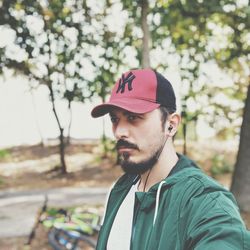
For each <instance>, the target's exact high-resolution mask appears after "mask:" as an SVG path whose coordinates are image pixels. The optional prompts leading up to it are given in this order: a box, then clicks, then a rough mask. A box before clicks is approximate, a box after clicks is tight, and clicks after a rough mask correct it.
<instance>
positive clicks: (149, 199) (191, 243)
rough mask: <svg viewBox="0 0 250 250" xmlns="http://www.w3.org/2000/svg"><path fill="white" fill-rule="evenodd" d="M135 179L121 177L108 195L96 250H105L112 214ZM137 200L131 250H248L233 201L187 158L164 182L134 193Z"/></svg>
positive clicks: (246, 235) (181, 158) (249, 241)
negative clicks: (144, 191)
mask: <svg viewBox="0 0 250 250" xmlns="http://www.w3.org/2000/svg"><path fill="white" fill-rule="evenodd" d="M135 179H136V177H135V176H131V175H128V174H125V175H123V176H122V177H121V178H120V179H119V180H118V181H117V183H116V184H115V186H114V187H113V189H112V190H111V193H110V196H109V200H108V204H107V209H106V214H105V217H104V223H103V225H102V228H101V231H100V234H99V239H98V244H97V250H105V249H106V244H107V240H108V236H109V232H110V229H111V226H112V223H113V220H114V217H115V215H116V212H117V210H118V208H119V206H120V204H121V203H122V201H123V199H124V198H125V196H126V194H127V193H128V191H129V190H130V187H131V185H133V183H134V182H135ZM136 181H137V180H136ZM135 200H136V202H135V209H134V224H133V229H132V236H131V247H130V249H131V250H146V249H147V250H157V249H161V250H189V249H195V250H208V249H209V250H227V249H228V250H229V249H230V250H232V249H234V250H243V249H244V250H250V233H249V232H248V231H247V229H246V227H245V225H244V223H243V221H242V219H241V217H240V214H239V211H238V207H237V204H236V201H235V199H234V197H233V195H232V194H231V193H230V192H229V191H227V190H226V189H224V188H223V187H222V186H220V185H219V184H218V183H216V182H215V181H214V180H213V179H211V178H210V177H208V176H207V175H205V174H204V173H203V172H202V171H201V170H200V169H199V168H198V167H197V166H196V165H195V164H194V163H193V162H192V161H191V160H189V159H188V158H186V157H185V156H179V161H178V163H177V165H176V166H175V167H174V168H173V170H172V171H171V173H170V175H169V176H168V177H167V178H166V179H165V180H164V181H162V182H161V183H157V184H155V185H154V186H153V187H151V188H150V190H149V191H148V192H146V193H143V192H137V193H136V199H135ZM117 250H119V249H117Z"/></svg>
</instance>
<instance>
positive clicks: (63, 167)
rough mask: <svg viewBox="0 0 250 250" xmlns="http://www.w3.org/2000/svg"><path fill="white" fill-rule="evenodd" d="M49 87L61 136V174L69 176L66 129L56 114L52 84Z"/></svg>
mask: <svg viewBox="0 0 250 250" xmlns="http://www.w3.org/2000/svg"><path fill="white" fill-rule="evenodd" d="M48 87H49V91H50V96H51V102H52V107H53V113H54V115H55V118H56V121H57V125H58V128H59V131H60V135H59V140H60V143H59V152H60V161H61V166H60V167H61V172H62V174H67V167H66V163H65V142H64V136H63V131H64V129H63V128H62V126H61V123H60V121H59V118H58V115H57V112H56V107H55V98H54V92H53V89H52V86H51V84H49V85H48Z"/></svg>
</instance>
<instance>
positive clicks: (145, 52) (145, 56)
mask: <svg viewBox="0 0 250 250" xmlns="http://www.w3.org/2000/svg"><path fill="white" fill-rule="evenodd" d="M147 16H148V0H141V21H142V22H141V24H142V32H143V40H142V67H143V68H149V67H150V58H149V40H150V34H149V28H148V23H147Z"/></svg>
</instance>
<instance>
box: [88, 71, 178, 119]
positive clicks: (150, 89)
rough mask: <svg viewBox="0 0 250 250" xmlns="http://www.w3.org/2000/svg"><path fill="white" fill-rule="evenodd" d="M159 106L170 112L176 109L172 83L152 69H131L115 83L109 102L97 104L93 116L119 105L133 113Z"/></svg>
mask: <svg viewBox="0 0 250 250" xmlns="http://www.w3.org/2000/svg"><path fill="white" fill-rule="evenodd" d="M159 106H165V107H167V108H168V110H169V112H170V113H173V112H175V111H176V98H175V93H174V90H173V87H172V85H171V83H170V82H169V81H168V80H167V79H166V78H165V77H164V76H162V75H161V74H160V73H158V72H156V71H154V70H152V69H136V70H130V71H128V72H126V73H124V74H122V76H121V78H120V79H119V80H118V81H117V82H116V83H115V85H114V87H113V89H112V93H111V96H110V99H109V101H108V102H106V103H103V104H101V105H98V106H96V107H95V108H94V109H93V110H92V112H91V115H92V117H95V118H96V117H100V116H103V115H105V114H107V113H109V112H110V110H111V109H112V108H113V107H119V108H122V109H125V110H128V111H130V112H133V113H138V114H143V113H147V112H150V111H153V110H154V109H156V108H158V107H159Z"/></svg>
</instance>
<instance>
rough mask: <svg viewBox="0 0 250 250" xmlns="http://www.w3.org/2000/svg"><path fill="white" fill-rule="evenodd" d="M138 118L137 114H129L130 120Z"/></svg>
mask: <svg viewBox="0 0 250 250" xmlns="http://www.w3.org/2000/svg"><path fill="white" fill-rule="evenodd" d="M137 118H138V116H137V115H129V116H128V120H129V121H134V120H136V119H137Z"/></svg>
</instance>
